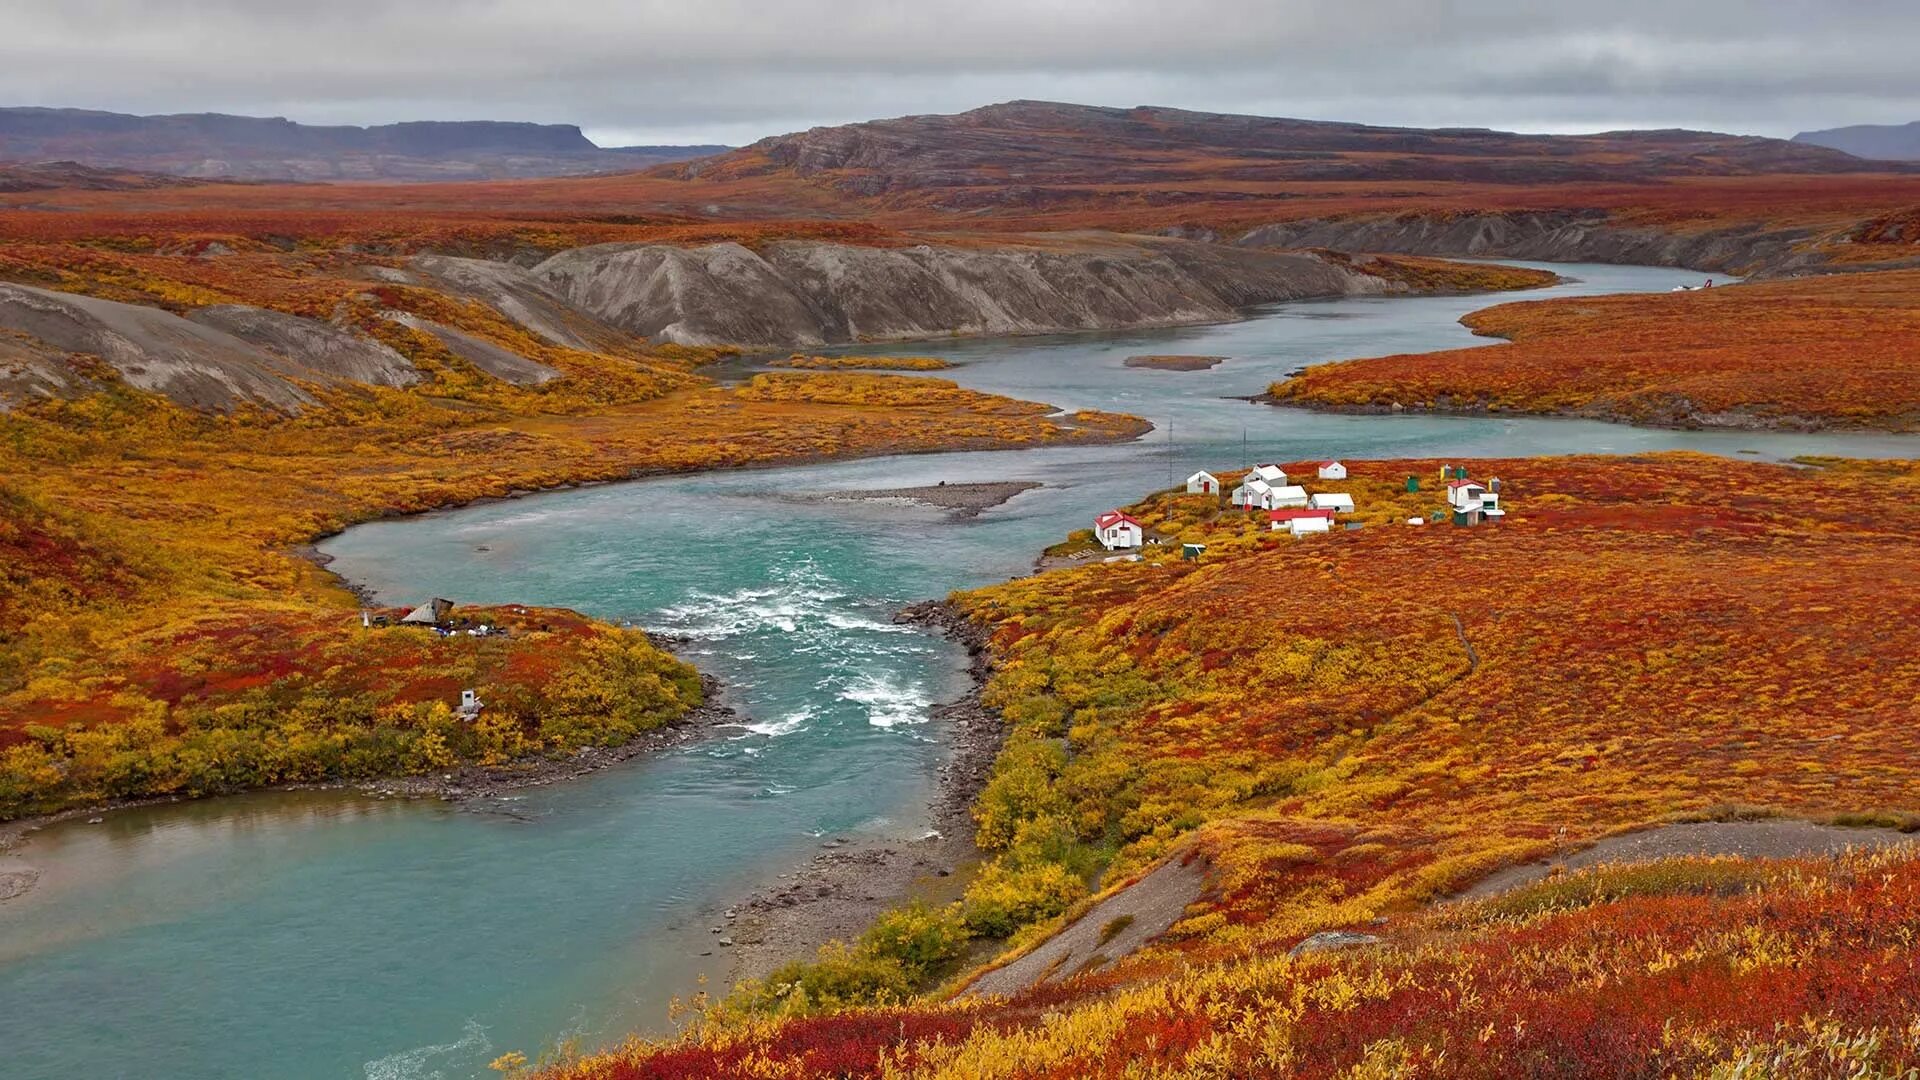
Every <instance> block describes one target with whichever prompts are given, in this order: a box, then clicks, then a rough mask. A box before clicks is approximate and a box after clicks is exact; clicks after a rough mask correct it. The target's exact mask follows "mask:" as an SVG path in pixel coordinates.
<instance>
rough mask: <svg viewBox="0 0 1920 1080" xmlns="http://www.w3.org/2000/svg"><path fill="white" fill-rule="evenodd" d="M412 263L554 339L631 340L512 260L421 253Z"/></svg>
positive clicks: (570, 342) (587, 344)
mask: <svg viewBox="0 0 1920 1080" xmlns="http://www.w3.org/2000/svg"><path fill="white" fill-rule="evenodd" d="M410 265H411V266H412V267H413V269H414V270H415V271H417V272H419V273H420V274H424V275H426V276H427V277H430V278H432V279H433V280H434V281H436V282H438V283H439V284H440V285H441V286H442V287H444V288H446V289H447V290H448V291H450V292H453V293H457V294H459V295H461V296H466V297H471V298H472V299H475V300H479V301H480V302H481V303H484V304H487V305H488V306H490V307H492V308H493V309H494V310H496V311H498V312H500V314H502V315H505V316H506V317H507V318H509V319H511V320H513V321H514V322H516V323H518V324H519V325H520V326H522V327H524V328H526V329H527V330H529V331H531V332H532V333H533V334H535V335H536V336H538V337H540V338H541V339H543V340H545V341H547V342H548V343H550V344H553V345H559V346H562V347H564V348H568V349H584V350H586V351H588V352H596V351H598V352H608V351H614V352H617V351H619V350H620V349H621V348H622V347H623V346H624V345H626V344H629V343H630V341H629V339H628V337H627V335H626V334H623V333H622V332H620V331H618V330H615V329H613V328H612V327H610V326H608V325H606V324H605V323H602V322H600V321H599V320H598V319H595V318H593V317H592V316H590V315H588V314H586V313H585V312H583V311H580V310H579V309H578V308H575V307H573V306H571V305H570V304H568V303H567V301H566V300H565V298H563V297H561V296H560V295H559V294H558V293H556V292H554V291H553V289H552V288H551V287H550V286H549V285H548V284H547V283H546V282H545V281H543V280H541V279H540V278H537V277H535V276H534V275H533V274H531V273H529V272H528V271H527V270H525V269H524V268H522V267H519V266H515V265H514V264H512V263H505V262H494V261H491V260H488V259H465V258H460V257H458V256H453V255H419V256H416V257H415V258H414V259H413V260H412V262H411V263H410Z"/></svg>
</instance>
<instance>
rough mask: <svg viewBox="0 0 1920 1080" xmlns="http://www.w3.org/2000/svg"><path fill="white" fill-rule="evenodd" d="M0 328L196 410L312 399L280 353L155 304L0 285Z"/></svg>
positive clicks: (293, 405)
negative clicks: (292, 378) (287, 375)
mask: <svg viewBox="0 0 1920 1080" xmlns="http://www.w3.org/2000/svg"><path fill="white" fill-rule="evenodd" d="M0 327H4V328H6V329H8V330H12V331H14V332H16V333H19V334H24V335H26V336H27V337H29V338H32V339H34V340H35V341H36V342H38V343H39V344H40V345H43V346H45V347H46V348H48V349H51V350H55V351H57V352H61V353H86V354H89V355H92V356H97V357H99V358H101V359H102V360H105V361H106V362H107V363H108V364H110V365H112V366H113V367H114V369H115V370H117V371H118V372H119V373H120V375H121V377H122V378H124V379H125V380H126V381H127V382H128V383H130V384H132V385H134V386H137V387H140V388H141V389H143V390H152V391H155V392H158V393H161V394H165V395H166V396H167V397H169V398H172V399H173V400H174V401H177V402H179V403H180V404H183V405H188V406H192V407H195V408H203V409H214V410H219V411H230V410H232V409H234V408H235V407H237V406H239V405H240V404H242V403H244V402H253V403H256V404H261V405H266V406H269V407H272V408H277V409H285V410H290V411H292V410H298V409H299V408H300V407H301V406H302V405H306V404H309V403H311V402H312V401H313V398H312V397H311V396H309V395H308V394H307V393H306V391H304V390H301V389H300V388H299V387H297V386H295V385H294V384H292V383H290V382H288V381H287V380H286V379H284V378H282V377H281V376H280V374H279V373H278V371H277V370H276V369H278V368H279V367H281V365H283V364H284V363H285V361H284V360H282V358H280V357H277V356H274V355H273V354H272V353H268V352H266V351H264V350H262V349H260V348H257V347H256V346H254V345H251V344H249V343H247V342H245V341H242V340H241V339H239V338H237V337H234V336H233V335H232V334H229V333H226V332H225V331H222V330H217V329H214V328H213V327H210V326H202V325H200V324H198V323H193V322H188V321H187V320H186V319H183V318H181V317H179V316H178V315H173V314H170V313H168V312H165V311H160V310H158V309H157V308H148V307H140V306H138V305H134V304H120V303H115V302H114V301H111V300H98V299H95V298H93V297H90V296H74V295H71V294H68V293H58V292H49V291H47V290H45V289H35V288H30V287H28V286H24V285H7V284H0Z"/></svg>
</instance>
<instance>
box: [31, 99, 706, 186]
mask: <svg viewBox="0 0 1920 1080" xmlns="http://www.w3.org/2000/svg"><path fill="white" fill-rule="evenodd" d="M726 149H727V147H724V146H629V147H619V148H603V147H600V146H596V145H594V143H593V142H592V140H590V139H588V138H587V137H586V135H584V134H582V133H581V131H580V129H579V128H578V127H575V126H573V125H572V124H532V123H522V122H510V121H496V120H464V121H440V120H418V121H409V122H404V123H397V124H381V125H377V126H374V127H352V126H346V125H337V126H317V125H310V124H300V123H296V122H294V121H292V120H287V119H285V118H283V117H256V116H229V115H226V114H223V113H181V114H176V115H165V116H133V115H130V114H127V113H115V112H99V111H95V110H90V109H49V108H31V107H30V108H0V161H11V162H21V163H28V162H45V161H55V160H57V161H71V162H76V163H78V164H81V165H85V166H88V167H92V168H101V169H137V170H140V171H143V172H154V173H167V174H170V175H175V176H188V177H197V178H232V179H247V180H486V179H497V178H506V177H538V176H569V175H576V174H585V173H597V172H618V171H623V170H631V169H638V168H645V167H647V166H650V165H657V164H660V163H663V162H672V161H684V160H686V159H689V158H695V157H704V156H706V155H709V154H714V153H719V152H722V151H724V150H726Z"/></svg>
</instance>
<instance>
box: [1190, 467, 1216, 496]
mask: <svg viewBox="0 0 1920 1080" xmlns="http://www.w3.org/2000/svg"><path fill="white" fill-rule="evenodd" d="M1187 494H1189V495H1218V494H1220V478H1219V477H1217V476H1215V475H1213V474H1212V473H1210V472H1207V471H1206V470H1205V469H1202V470H1200V471H1199V472H1197V473H1194V474H1193V475H1192V476H1189V477H1187Z"/></svg>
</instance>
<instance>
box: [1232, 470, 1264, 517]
mask: <svg viewBox="0 0 1920 1080" xmlns="http://www.w3.org/2000/svg"><path fill="white" fill-rule="evenodd" d="M1272 490H1273V487H1272V485H1270V484H1268V483H1267V482H1266V481H1265V480H1262V479H1260V478H1259V477H1257V476H1249V477H1247V480H1246V482H1245V483H1243V484H1241V485H1240V486H1239V487H1236V488H1234V489H1233V505H1235V506H1240V507H1245V508H1246V509H1248V510H1255V509H1263V508H1265V507H1266V502H1267V493H1268V492H1269V491H1272Z"/></svg>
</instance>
